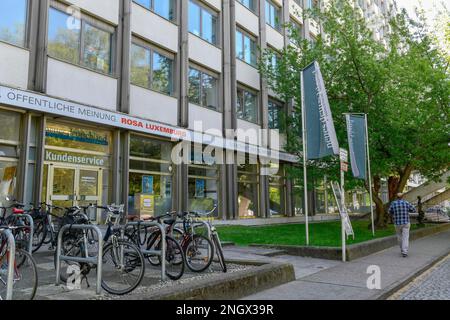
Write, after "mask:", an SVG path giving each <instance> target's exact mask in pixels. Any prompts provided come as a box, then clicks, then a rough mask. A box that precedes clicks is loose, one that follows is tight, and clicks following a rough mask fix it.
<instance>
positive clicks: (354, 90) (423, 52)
mask: <svg viewBox="0 0 450 320" xmlns="http://www.w3.org/2000/svg"><path fill="white" fill-rule="evenodd" d="M304 16H305V17H310V18H314V20H316V21H320V24H321V26H322V30H323V33H322V35H320V36H318V38H317V41H315V42H314V43H312V42H309V41H307V40H305V39H301V37H300V35H299V34H298V33H296V30H295V28H293V27H291V26H289V25H287V26H286V27H287V28H288V29H289V31H290V34H291V37H292V40H293V43H294V45H291V46H289V47H288V48H286V49H284V50H283V52H282V54H281V58H280V59H279V63H278V64H277V65H276V66H273V65H271V64H269V63H267V60H268V59H270V52H269V51H266V52H264V53H263V55H262V62H261V63H260V72H261V73H262V75H263V76H264V77H265V78H266V79H267V82H268V85H269V87H270V88H271V89H272V90H274V91H275V92H276V93H277V94H278V95H279V97H280V98H282V99H283V100H284V101H286V102H289V101H293V103H294V112H293V114H292V115H291V116H288V121H287V126H288V130H286V131H287V132H288V139H287V140H288V143H287V146H286V149H287V151H289V152H291V153H294V154H297V155H298V156H301V150H302V148H301V141H300V139H299V137H301V117H300V114H301V111H300V102H301V93H300V83H299V82H300V81H299V79H300V72H301V70H302V69H303V68H304V67H305V66H306V65H308V64H309V63H311V62H312V61H313V60H317V61H318V62H319V64H320V66H321V71H322V74H323V77H324V80H325V86H326V88H327V92H328V96H329V100H330V105H331V109H332V113H333V116H334V122H335V127H336V132H337V136H338V140H339V141H340V144H341V146H342V147H346V145H347V141H346V140H347V137H346V126H345V119H344V117H343V116H342V113H344V112H364V113H367V114H368V119H369V143H370V155H371V164H372V174H373V185H372V186H371V187H372V188H373V201H374V203H375V204H376V214H377V219H376V226H377V228H384V227H386V225H387V214H386V212H387V210H386V209H387V205H388V204H383V201H382V199H381V196H380V191H381V183H382V179H383V178H386V179H387V183H388V189H389V200H390V201H392V200H393V199H394V197H395V194H396V193H397V192H400V191H403V189H404V188H405V185H406V182H407V180H408V178H409V176H410V174H411V172H412V171H413V170H414V171H418V172H420V173H421V174H422V175H423V176H425V177H427V178H430V179H437V178H438V177H439V176H440V175H441V174H442V172H443V171H445V170H447V169H448V164H449V159H450V153H449V148H448V145H447V143H448V135H449V127H448V123H449V121H448V120H449V119H448V116H449V114H448V113H449V108H448V107H449V103H450V101H449V97H450V86H449V75H448V73H447V69H446V61H445V59H444V58H443V56H442V55H441V53H440V52H439V51H438V50H437V49H436V48H434V47H433V46H432V42H431V39H430V37H429V34H428V33H427V32H426V30H425V29H424V26H423V25H422V24H420V23H416V22H412V21H411V20H410V19H408V17H407V16H406V12H402V13H400V14H399V15H397V16H396V17H393V18H391V19H389V26H390V30H391V31H390V34H389V35H388V36H387V37H386V41H385V43H383V42H380V41H377V40H375V37H374V34H373V31H372V30H371V29H370V28H369V27H368V25H367V22H366V20H365V19H364V18H363V16H362V15H361V13H360V11H358V9H355V8H354V7H353V6H352V5H351V4H350V3H349V2H348V1H346V0H331V1H330V2H329V4H328V5H327V6H325V7H324V8H322V9H321V10H320V11H306V12H305V13H304ZM386 19H388V18H387V17H386ZM293 84H296V85H293ZM338 166H339V161H338V159H336V157H329V158H326V159H324V160H320V161H309V162H308V168H309V172H310V174H311V176H312V177H313V179H314V176H320V175H321V176H323V175H324V174H327V176H328V177H329V178H330V179H336V180H337V179H338V173H339V168H338ZM289 174H290V176H291V178H294V179H298V180H301V177H302V172H301V170H299V168H293V169H291V170H290V171H289ZM346 181H348V183H347V184H346V187H347V188H354V187H357V186H362V184H361V182H360V181H355V180H353V179H352V178H351V177H350V175H348V176H347V177H346ZM365 187H366V188H367V189H368V188H369V186H368V185H367V183H366V184H365Z"/></svg>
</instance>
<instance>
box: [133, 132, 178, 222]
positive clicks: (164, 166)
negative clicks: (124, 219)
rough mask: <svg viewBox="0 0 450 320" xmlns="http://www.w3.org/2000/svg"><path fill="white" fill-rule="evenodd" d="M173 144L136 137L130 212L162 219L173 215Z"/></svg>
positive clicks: (134, 137) (134, 138) (134, 139)
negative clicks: (169, 214) (161, 217)
mask: <svg viewBox="0 0 450 320" xmlns="http://www.w3.org/2000/svg"><path fill="white" fill-rule="evenodd" d="M171 152H172V144H171V143H170V142H166V141H161V140H156V139H151V138H147V137H143V136H138V135H132V136H131V139H130V180H129V194H128V212H129V213H130V214H131V215H139V216H142V215H150V216H158V215H162V214H164V213H166V212H170V211H172V162H171Z"/></svg>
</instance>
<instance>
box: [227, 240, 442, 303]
mask: <svg viewBox="0 0 450 320" xmlns="http://www.w3.org/2000/svg"><path fill="white" fill-rule="evenodd" d="M245 249H247V248H245ZM236 250H241V251H242V253H243V254H242V258H247V259H248V258H251V257H250V255H249V254H244V248H227V249H226V258H231V259H235V258H238V256H239V253H238V252H236ZM449 252H450V231H445V232H442V233H439V234H436V235H433V236H429V237H425V238H421V239H419V240H416V241H413V242H412V243H411V244H410V251H409V256H408V257H407V258H402V257H401V256H400V253H399V249H398V247H397V246H395V247H392V248H389V249H386V250H384V251H381V252H378V253H376V254H373V255H370V256H367V257H364V258H361V259H357V260H354V261H351V262H347V263H343V262H336V261H334V262H332V263H330V262H326V261H324V260H321V259H312V258H302V259H299V257H291V258H289V257H288V256H279V257H270V258H269V257H265V260H266V261H267V259H275V260H284V261H286V260H287V261H288V262H291V263H293V264H294V267H295V271H296V280H295V281H292V282H289V283H287V284H284V285H281V286H278V287H275V288H272V289H268V290H265V291H261V292H259V293H257V294H254V295H251V296H247V297H245V298H244V299H252V300H264V299H272V300H276V299H284V300H335V299H339V300H341V299H344V300H370V299H377V298H380V297H384V295H386V294H387V293H389V292H390V291H391V290H392V289H394V288H396V287H397V286H399V285H400V284H402V283H403V282H404V281H405V280H407V279H408V278H409V277H411V276H414V275H415V274H417V273H418V272H420V271H422V270H423V269H426V268H427V267H428V266H430V265H431V264H433V262H435V261H436V260H437V259H439V258H441V257H443V256H445V255H447V254H448V253H449ZM289 260H291V261H289ZM308 265H309V268H308ZM371 265H376V266H379V267H380V270H381V289H379V290H377V289H373V290H370V289H368V288H367V285H366V283H367V279H368V277H369V276H370V274H368V273H367V268H368V267H369V266H371ZM314 267H321V268H323V269H322V270H317V268H314Z"/></svg>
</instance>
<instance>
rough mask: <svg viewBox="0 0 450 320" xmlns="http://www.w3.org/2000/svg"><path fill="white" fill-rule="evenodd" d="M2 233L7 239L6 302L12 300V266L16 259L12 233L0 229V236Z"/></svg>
mask: <svg viewBox="0 0 450 320" xmlns="http://www.w3.org/2000/svg"><path fill="white" fill-rule="evenodd" d="M1 233H3V234H5V235H6V237H7V238H8V247H9V255H8V259H9V260H8V261H9V263H8V280H7V281H6V300H12V299H13V285H14V264H15V259H16V242H15V239H14V236H13V234H12V232H11V231H10V230H8V229H3V230H2V229H0V234H1Z"/></svg>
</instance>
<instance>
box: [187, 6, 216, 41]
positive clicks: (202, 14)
mask: <svg viewBox="0 0 450 320" xmlns="http://www.w3.org/2000/svg"><path fill="white" fill-rule="evenodd" d="M189 32H191V33H193V34H195V35H197V36H199V37H200V38H202V39H203V40H206V41H208V42H209V43H212V44H214V45H216V44H217V42H218V41H217V40H218V39H217V14H216V13H214V12H213V11H211V10H209V9H206V8H205V7H203V6H201V5H200V4H199V3H198V2H197V1H193V0H190V1H189Z"/></svg>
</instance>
